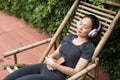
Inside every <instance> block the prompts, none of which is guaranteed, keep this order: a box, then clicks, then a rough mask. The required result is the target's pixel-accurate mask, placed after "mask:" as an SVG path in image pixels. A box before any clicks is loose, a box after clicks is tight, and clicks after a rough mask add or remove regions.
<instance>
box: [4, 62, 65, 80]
mask: <svg viewBox="0 0 120 80" xmlns="http://www.w3.org/2000/svg"><path fill="white" fill-rule="evenodd" d="M3 80H65V77H64V76H63V74H62V73H61V72H59V71H57V70H54V71H49V70H48V69H47V67H46V65H45V64H35V65H31V66H27V67H23V68H20V69H19V70H16V71H15V72H13V73H11V74H9V75H8V76H7V77H5V78H4V79H3Z"/></svg>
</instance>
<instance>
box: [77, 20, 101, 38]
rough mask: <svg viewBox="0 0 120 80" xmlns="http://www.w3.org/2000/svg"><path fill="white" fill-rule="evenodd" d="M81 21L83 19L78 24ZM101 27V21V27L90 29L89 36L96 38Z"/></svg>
mask: <svg viewBox="0 0 120 80" xmlns="http://www.w3.org/2000/svg"><path fill="white" fill-rule="evenodd" d="M80 23H81V19H80V20H79V21H78V22H77V26H78V25H79V24H80ZM100 29H101V23H100V21H99V27H98V29H93V30H92V31H90V33H89V34H88V36H89V37H91V38H94V37H96V36H97V35H98V32H99V31H100Z"/></svg>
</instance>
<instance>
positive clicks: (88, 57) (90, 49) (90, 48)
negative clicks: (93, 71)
mask: <svg viewBox="0 0 120 80" xmlns="http://www.w3.org/2000/svg"><path fill="white" fill-rule="evenodd" d="M94 50H95V46H94V45H93V44H92V43H91V44H88V45H87V47H86V48H85V49H84V51H83V53H82V54H81V58H84V59H86V60H88V61H89V62H90V61H91V58H92V55H93V53H94Z"/></svg>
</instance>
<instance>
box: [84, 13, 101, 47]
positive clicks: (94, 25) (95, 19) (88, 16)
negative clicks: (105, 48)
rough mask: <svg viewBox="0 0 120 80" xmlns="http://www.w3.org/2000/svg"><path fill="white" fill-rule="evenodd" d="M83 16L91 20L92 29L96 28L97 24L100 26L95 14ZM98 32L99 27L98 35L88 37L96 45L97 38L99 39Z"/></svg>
mask: <svg viewBox="0 0 120 80" xmlns="http://www.w3.org/2000/svg"><path fill="white" fill-rule="evenodd" d="M84 18H89V19H90V20H91V22H92V30H93V29H98V28H99V26H100V21H99V19H98V18H97V17H96V16H95V15H92V14H90V15H86V16H84ZM100 32H101V29H100V30H99V31H98V35H97V36H96V37H93V38H92V37H89V39H90V40H91V41H92V42H93V43H94V44H95V45H97V44H98V42H99V40H100Z"/></svg>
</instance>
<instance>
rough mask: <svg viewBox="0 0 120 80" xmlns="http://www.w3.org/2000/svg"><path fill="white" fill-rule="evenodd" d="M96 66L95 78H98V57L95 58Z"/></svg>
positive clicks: (96, 79)
mask: <svg viewBox="0 0 120 80" xmlns="http://www.w3.org/2000/svg"><path fill="white" fill-rule="evenodd" d="M95 63H96V68H95V80H98V79H99V58H96V59H95Z"/></svg>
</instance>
